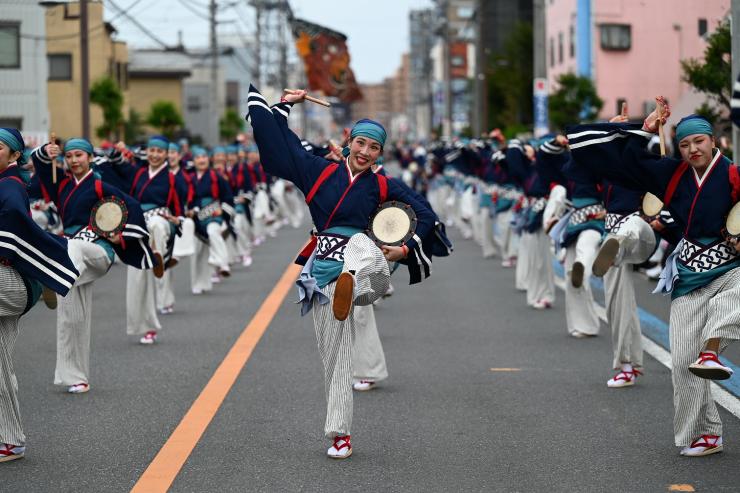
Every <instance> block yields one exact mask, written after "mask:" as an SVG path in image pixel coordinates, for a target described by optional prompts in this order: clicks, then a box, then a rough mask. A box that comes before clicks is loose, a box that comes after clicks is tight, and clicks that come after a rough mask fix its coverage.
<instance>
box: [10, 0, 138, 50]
mask: <svg viewBox="0 0 740 493" xmlns="http://www.w3.org/2000/svg"><path fill="white" fill-rule="evenodd" d="M140 2H141V0H134V2H133V3H132V4H131V5H129V6H128V7H126V8H125V9H123V10H121V9H118V10H119V12H118V14H116V15H114V16H113V17H112V18H110V19H109V20H108V21H106V22H101V23H100V24H98V25H97V26H94V27H91V28H90V30H89V31H88V32H89V33H90V34H92V33H93V32H97V31H99V30H101V29H103V28H104V27H105V26H106V24H110V23H111V22H113V21H114V20H116V19H118V18H119V17H121V16H122V15H127V14H128V12H129V11H130V10H131V9H133V8H134V7H136V5H137V4H138V3H140ZM79 36H80V33H72V34H61V35H59V36H36V35H34V34H21V35H20V37H21V38H24V39H34V40H37V41H62V40H64V39H72V38H77V37H79Z"/></svg>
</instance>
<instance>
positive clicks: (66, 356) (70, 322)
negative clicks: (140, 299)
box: [31, 139, 154, 394]
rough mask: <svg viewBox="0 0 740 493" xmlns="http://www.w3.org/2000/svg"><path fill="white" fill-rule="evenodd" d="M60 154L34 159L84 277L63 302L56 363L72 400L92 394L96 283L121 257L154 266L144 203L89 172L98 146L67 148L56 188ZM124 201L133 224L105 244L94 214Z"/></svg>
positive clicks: (83, 143) (81, 142)
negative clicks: (101, 205)
mask: <svg viewBox="0 0 740 493" xmlns="http://www.w3.org/2000/svg"><path fill="white" fill-rule="evenodd" d="M59 154H60V149H59V146H58V145H56V144H46V145H45V146H42V147H39V148H37V149H36V150H35V151H34V152H33V154H32V155H31V156H32V158H33V162H34V166H35V168H36V172H37V173H38V175H39V178H40V179H41V183H42V184H43V185H44V187H45V188H46V190H47V191H48V192H49V196H50V197H51V200H53V201H54V203H55V205H56V206H57V209H58V210H59V215H60V217H61V219H62V224H63V225H64V236H66V237H67V238H68V239H69V241H68V242H67V251H68V254H69V257H70V258H71V259H72V262H73V263H74V265H75V267H76V268H77V270H78V271H79V273H80V276H79V278H78V279H77V282H76V283H75V285H74V287H72V289H71V290H70V291H69V293H68V294H67V295H66V296H64V297H61V296H60V297H58V305H59V306H58V309H57V363H56V369H55V371H54V384H55V385H64V386H66V387H67V391H68V392H70V393H72V394H78V393H83V392H87V391H88V390H90V384H89V377H90V333H91V324H92V295H93V283H94V282H95V280H97V279H99V278H100V277H102V276H104V275H105V274H106V273H107V272H108V269H110V266H111V265H112V264H113V260H114V258H115V256H116V255H117V256H118V257H119V258H120V259H121V260H122V261H123V262H124V263H126V264H127V265H129V266H132V267H135V268H137V269H151V268H152V267H153V266H154V262H153V255H152V251H151V250H150V248H149V232H148V231H147V229H146V222H145V220H144V214H143V212H142V210H141V206H140V205H139V203H138V202H137V201H136V200H134V199H133V198H132V197H130V196H128V195H126V194H125V193H123V192H121V191H120V190H118V189H117V188H115V187H113V186H111V185H108V184H107V183H104V182H103V181H102V180H101V179H100V175H98V174H96V173H95V171H94V170H93V169H92V168H91V167H90V164H91V162H92V157H93V146H92V144H90V142H88V141H87V140H85V139H70V140H68V141H67V142H66V143H65V144H64V160H65V162H66V164H67V166H68V168H69V170H70V173H69V175H68V176H63V177H60V178H61V179H60V180H57V181H56V182H54V180H53V176H52V171H51V163H52V162H53V161H54V160H55V159H56V157H57V156H58V155H59ZM110 196H113V197H116V198H118V199H120V200H122V201H123V202H124V203H125V205H126V209H127V211H128V219H127V222H126V224H124V225H123V229H122V231H121V233H119V234H116V235H114V236H112V237H108V238H102V237H100V236H98V235H97V234H96V233H95V232H94V231H92V230H91V229H90V227H89V223H90V211H91V210H92V209H93V207H94V206H95V205H96V204H97V203H98V202H99V201H100V200H101V199H103V198H104V197H110Z"/></svg>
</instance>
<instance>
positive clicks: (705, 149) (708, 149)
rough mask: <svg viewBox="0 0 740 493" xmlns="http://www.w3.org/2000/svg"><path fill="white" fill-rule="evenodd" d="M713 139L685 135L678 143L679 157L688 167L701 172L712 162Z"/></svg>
mask: <svg viewBox="0 0 740 493" xmlns="http://www.w3.org/2000/svg"><path fill="white" fill-rule="evenodd" d="M713 148H714V137H712V136H711V135H706V134H692V135H687V136H686V137H684V138H683V139H681V142H679V143H678V149H679V151H681V157H682V158H683V160H684V161H685V162H687V163H689V166H691V167H692V168H694V169H697V170H701V169H704V168H706V167H707V166H709V163H710V162H711V161H712V149H713Z"/></svg>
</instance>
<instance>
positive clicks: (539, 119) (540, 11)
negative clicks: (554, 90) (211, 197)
mask: <svg viewBox="0 0 740 493" xmlns="http://www.w3.org/2000/svg"><path fill="white" fill-rule="evenodd" d="M533 20H534V40H533V41H534V54H533V59H534V67H533V69H534V87H533V88H532V96H533V104H532V107H533V109H534V115H533V116H534V136H535V137H541V136H543V135H545V134H547V132H548V131H549V118H548V111H547V104H548V102H547V98H548V92H549V88H548V87H547V41H546V38H547V33H546V32H545V31H546V27H545V0H534V19H533Z"/></svg>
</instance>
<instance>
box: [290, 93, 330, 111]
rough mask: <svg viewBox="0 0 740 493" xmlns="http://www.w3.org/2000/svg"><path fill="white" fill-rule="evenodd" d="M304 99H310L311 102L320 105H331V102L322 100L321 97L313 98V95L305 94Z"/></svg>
mask: <svg viewBox="0 0 740 493" xmlns="http://www.w3.org/2000/svg"><path fill="white" fill-rule="evenodd" d="M285 92H291V93H293V94H295V93H296V92H299V91H298V89H285ZM305 97H306V101H311V102H312V103H316V104H320V105H321V106H326V107H327V108H329V107H331V103H330V102H329V101H324V100H323V99H319V98H315V97H313V96H309V95H308V94H306V96H305Z"/></svg>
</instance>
